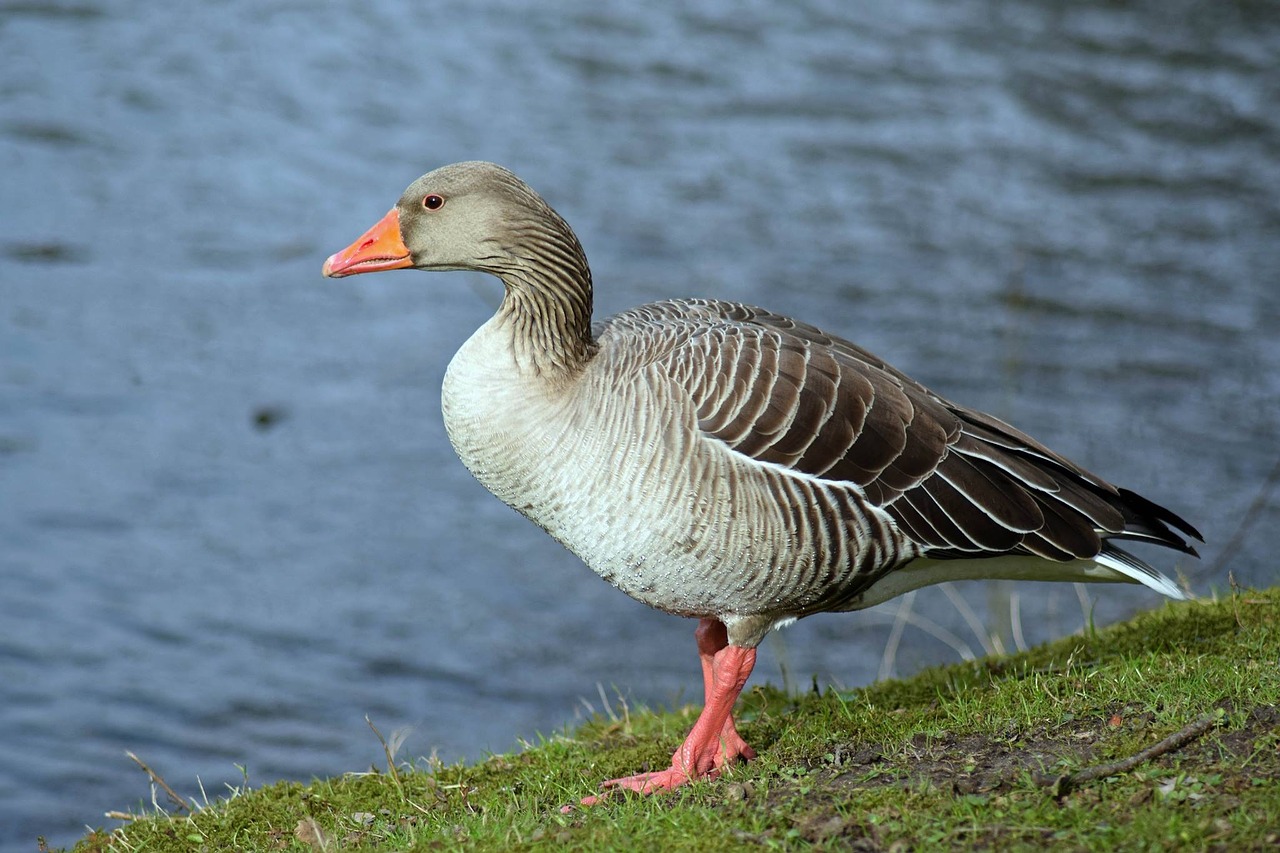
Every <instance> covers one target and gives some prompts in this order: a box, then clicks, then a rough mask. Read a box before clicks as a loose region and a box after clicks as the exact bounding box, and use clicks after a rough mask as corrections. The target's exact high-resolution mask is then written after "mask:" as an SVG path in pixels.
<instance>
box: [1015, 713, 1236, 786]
mask: <svg viewBox="0 0 1280 853" xmlns="http://www.w3.org/2000/svg"><path fill="white" fill-rule="evenodd" d="M1222 717H1223V713H1222V711H1221V710H1218V711H1214V712H1213V713H1211V714H1205V715H1204V716H1203V717H1201V718H1200V719H1198V720H1196V721H1195V722H1194V723H1192V724H1191V725H1189V726H1185V727H1184V728H1181V729H1179V730H1178V731H1176V732H1174V733H1173V734H1171V735H1169V736H1168V737H1167V738H1165V739H1164V740H1162V741H1160V742H1159V743H1156V744H1152V745H1151V746H1149V747H1147V748H1146V749H1144V750H1142V751H1141V752H1137V753H1134V754H1133V755H1131V756H1129V757H1128V758H1124V759H1121V760H1120V761H1112V762H1110V763H1109V764H1098V765H1096V766H1094V767H1086V768H1085V769H1084V770H1080V771H1078V772H1076V773H1065V774H1063V775H1061V776H1058V777H1057V778H1050V777H1046V776H1043V775H1041V774H1036V783H1037V784H1039V785H1040V786H1041V787H1043V788H1048V787H1050V786H1052V788H1053V796H1054V798H1055V799H1061V798H1062V797H1065V796H1066V795H1067V794H1069V793H1070V792H1071V790H1072V789H1073V788H1077V787H1079V786H1080V785H1083V784H1085V783H1086V782H1093V781H1095V780H1097V779H1106V778H1107V777H1109V776H1117V775H1119V774H1121V773H1128V772H1129V771H1130V770H1132V769H1133V768H1135V767H1137V766H1138V765H1139V764H1143V763H1144V762H1147V761H1150V760H1151V759H1153V758H1159V757H1160V756H1162V755H1164V754H1165V753H1167V752H1173V751H1174V750H1175V749H1181V748H1182V747H1184V746H1186V745H1187V744H1188V743H1190V742H1191V741H1193V740H1195V739H1196V738H1198V737H1200V736H1201V735H1202V734H1204V733H1205V732H1207V731H1209V729H1211V728H1213V727H1214V726H1216V725H1218V724H1219V723H1220V722H1222Z"/></svg>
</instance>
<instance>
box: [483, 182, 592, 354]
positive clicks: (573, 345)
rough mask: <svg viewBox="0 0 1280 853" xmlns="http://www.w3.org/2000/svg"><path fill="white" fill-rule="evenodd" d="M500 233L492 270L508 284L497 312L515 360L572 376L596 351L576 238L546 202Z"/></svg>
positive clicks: (586, 272) (587, 279) (585, 270)
mask: <svg viewBox="0 0 1280 853" xmlns="http://www.w3.org/2000/svg"><path fill="white" fill-rule="evenodd" d="M504 237H505V238H506V239H505V240H504V242H505V243H506V245H505V246H504V247H503V248H504V250H505V251H504V252H503V253H502V254H503V257H501V258H494V259H492V261H491V262H492V264H493V269H491V271H492V272H493V273H495V274H496V275H497V276H498V277H499V278H501V279H502V283H503V284H504V285H505V286H506V294H505V296H504V297H503V300H502V305H501V307H500V308H499V309H498V316H499V317H500V318H501V319H502V320H503V321H504V322H505V323H506V324H508V325H509V327H510V328H511V336H512V346H513V349H514V350H515V354H516V360H517V362H518V363H519V364H520V365H521V366H522V367H525V368H526V369H528V370H530V371H532V372H534V373H536V374H539V375H542V376H545V377H547V378H552V377H555V376H573V375H576V374H577V373H578V372H579V371H580V370H581V369H582V368H583V367H584V366H585V365H586V363H587V361H589V360H590V358H591V356H592V355H594V353H595V350H596V345H595V342H594V340H593V339H592V337H591V301H592V289H591V269H590V267H588V266H587V257H586V254H585V253H584V252H583V251H582V246H581V245H580V244H579V243H578V238H577V237H576V236H575V235H574V233H573V231H572V229H570V228H569V226H568V224H567V223H565V221H564V220H563V219H561V218H560V216H559V215H558V214H556V213H555V212H554V211H553V210H551V208H550V207H547V208H545V211H544V212H542V215H540V216H536V217H532V216H531V217H529V218H527V219H522V220H520V221H518V222H515V223H511V224H510V228H509V230H508V231H507V232H506V234H505V235H504Z"/></svg>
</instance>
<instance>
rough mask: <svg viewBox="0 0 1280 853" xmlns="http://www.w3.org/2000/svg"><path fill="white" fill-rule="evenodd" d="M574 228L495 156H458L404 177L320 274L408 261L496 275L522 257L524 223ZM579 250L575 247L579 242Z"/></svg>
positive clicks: (396, 266) (424, 267)
mask: <svg viewBox="0 0 1280 853" xmlns="http://www.w3.org/2000/svg"><path fill="white" fill-rule="evenodd" d="M534 223H549V224H551V225H554V226H557V228H556V230H560V229H563V230H564V231H567V232H568V234H569V237H570V238H571V239H572V242H573V243H574V244H576V243H577V240H576V238H572V232H571V231H568V226H567V225H565V224H564V221H563V220H562V219H560V217H559V216H558V215H557V214H556V213H555V212H554V211H552V210H551V208H550V207H549V206H548V205H547V203H546V202H544V201H543V200H542V198H541V197H540V196H538V194H537V193H535V192H534V191H533V190H532V189H530V188H529V187H528V186H527V185H526V184H525V183H524V182H523V181H521V180H520V179H519V178H517V177H516V176H515V175H514V174H512V173H511V172H510V171H508V170H506V169H504V168H502V167H501V166H497V165H495V164H493V163H484V162H479V161H473V162H467V163H455V164H453V165H450V166H444V167H442V168H439V169H436V170H435V171H433V172H428V173H427V174H425V175H423V176H422V177H421V178H418V180H416V181H414V182H413V183H412V184H410V185H409V187H408V189H406V190H405V191H404V194H403V195H402V196H400V201H398V202H397V203H396V206H395V207H393V208H391V210H390V211H389V212H388V213H387V215H386V216H384V217H382V219H381V220H379V221H378V222H377V224H375V225H374V226H373V227H372V228H370V229H369V230H368V231H366V232H365V233H364V234H362V235H361V236H360V237H359V238H358V239H356V241H355V242H353V243H352V244H351V245H350V246H348V247H347V248H345V249H343V250H342V251H341V252H336V253H335V254H333V255H331V256H330V257H329V259H328V260H326V261H325V262H324V270H323V272H324V274H325V275H326V276H328V277H330V278H342V277H344V276H349V275H356V274H358V273H366V272H378V271H380V270H393V269H403V268H407V267H413V268H415V269H420V270H480V271H482V272H490V273H493V274H495V275H499V276H501V275H502V274H503V272H505V271H507V270H510V269H512V268H513V267H518V266H519V265H520V262H521V260H527V255H528V253H527V252H525V251H523V249H524V247H523V246H522V243H523V242H526V241H528V240H529V239H530V238H532V237H534V236H536V235H534V234H531V233H530V230H529V227H528V226H529V225H530V224H534ZM579 251H580V250H579Z"/></svg>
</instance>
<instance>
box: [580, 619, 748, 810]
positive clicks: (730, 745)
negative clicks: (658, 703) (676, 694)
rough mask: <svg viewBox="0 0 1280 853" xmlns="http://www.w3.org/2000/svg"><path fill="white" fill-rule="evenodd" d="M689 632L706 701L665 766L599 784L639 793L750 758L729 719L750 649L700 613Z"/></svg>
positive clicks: (588, 802)
mask: <svg viewBox="0 0 1280 853" xmlns="http://www.w3.org/2000/svg"><path fill="white" fill-rule="evenodd" d="M695 636H696V637H697V640H698V655H699V657H701V659H702V677H703V682H704V687H705V697H706V705H705V706H704V707H703V709H702V713H701V714H699V715H698V720H697V722H695V723H694V724H693V729H692V730H691V731H690V732H689V735H688V736H687V737H686V738H685V739H684V743H682V744H681V745H680V748H679V749H677V750H676V752H675V754H674V755H672V756H671V766H670V767H668V768H667V769H666V770H659V771H657V772H655V773H639V774H637V775H635V776H625V777H623V778H621V779H610V780H609V781H607V782H605V783H604V785H603V787H605V788H608V789H612V790H628V791H637V792H639V793H641V794H652V793H654V792H655V791H668V790H671V789H672V788H678V787H680V786H681V785H684V784H687V783H688V782H689V781H690V780H692V779H714V778H715V777H716V776H718V775H720V771H721V769H722V768H723V767H724V766H725V765H727V764H729V763H731V762H733V761H735V760H736V759H738V758H743V759H751V758H755V756H756V753H755V750H753V749H752V748H751V747H749V746H747V744H746V742H745V741H743V739H742V737H741V736H739V734H738V730H737V729H736V728H735V727H734V725H733V704H734V702H736V701H737V700H738V695H739V694H741V693H742V688H743V687H744V686H745V685H746V683H747V679H748V678H749V677H750V676H751V669H752V667H754V666H755V662H756V650H755V649H746V648H743V647H741V646H731V645H729V640H728V634H727V633H726V631H725V627H724V624H723V623H722V622H720V621H719V620H718V619H703V620H702V621H701V622H700V623H698V630H697V631H696V633H695ZM608 795H609V792H606V793H605V794H602V795H600V796H598V797H584V798H583V800H582V805H584V806H593V805H595V804H596V803H599V802H600V801H602V800H603V799H605V797H607V796H608ZM567 808H568V807H567V806H566V809H567Z"/></svg>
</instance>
